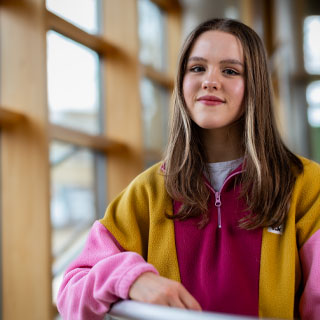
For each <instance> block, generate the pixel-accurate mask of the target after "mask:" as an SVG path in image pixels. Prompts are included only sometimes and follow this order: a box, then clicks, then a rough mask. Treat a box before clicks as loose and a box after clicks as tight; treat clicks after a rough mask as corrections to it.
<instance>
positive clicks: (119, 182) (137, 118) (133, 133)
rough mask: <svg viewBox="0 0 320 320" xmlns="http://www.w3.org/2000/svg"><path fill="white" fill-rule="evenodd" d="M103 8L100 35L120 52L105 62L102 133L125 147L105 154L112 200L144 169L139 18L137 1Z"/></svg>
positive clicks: (116, 1) (121, 0)
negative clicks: (114, 152) (125, 149)
mask: <svg viewBox="0 0 320 320" xmlns="http://www.w3.org/2000/svg"><path fill="white" fill-rule="evenodd" d="M102 5H103V14H104V17H105V21H104V22H105V24H104V30H103V36H104V37H105V38H106V39H108V40H110V42H111V43H114V45H115V46H116V47H117V48H119V49H120V50H121V52H123V54H122V55H116V56H114V57H113V59H106V60H105V61H104V67H103V78H104V79H105V83H106V92H107V94H106V95H105V100H104V102H103V104H104V105H105V106H106V112H105V128H106V133H105V134H106V136H107V137H110V138H112V139H115V140H117V141H122V142H123V143H125V144H126V145H127V146H128V152H127V153H126V154H123V155H118V154H109V155H108V166H107V179H108V188H107V189H108V195H107V198H108V199H109V200H112V199H113V198H114V197H115V196H116V195H117V194H118V193H119V192H120V191H121V190H122V189H123V188H124V187H126V186H127V185H128V184H129V183H130V181H131V180H132V179H133V178H134V177H135V176H137V175H138V174H139V173H140V172H141V171H142V170H143V154H142V150H143V139H142V128H143V126H142V110H141V103H140V70H139V67H140V63H139V38H138V33H137V30H138V17H137V1H136V0H108V1H103V2H102Z"/></svg>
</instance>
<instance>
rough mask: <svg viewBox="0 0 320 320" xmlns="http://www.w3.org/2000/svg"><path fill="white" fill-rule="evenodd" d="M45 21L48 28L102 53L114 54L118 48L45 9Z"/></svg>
mask: <svg viewBox="0 0 320 320" xmlns="http://www.w3.org/2000/svg"><path fill="white" fill-rule="evenodd" d="M46 23H47V29H48V30H54V31H56V32H59V33H61V34H63V35H64V36H66V37H68V38H70V39H72V40H74V41H77V42H79V43H81V44H83V45H85V46H86V47H89V48H90V49H92V50H94V51H97V52H98V53H100V54H102V55H107V54H109V55H112V54H116V53H117V51H118V49H117V48H115V47H114V46H113V45H112V44H111V43H109V42H108V41H106V40H104V39H103V38H102V37H100V36H97V35H93V34H90V33H88V32H85V31H84V30H82V29H81V28H78V27H77V26H75V25H74V24H72V23H70V22H68V21H66V20H64V19H62V18H60V17H59V16H57V15H55V14H54V13H52V12H50V11H48V10H46Z"/></svg>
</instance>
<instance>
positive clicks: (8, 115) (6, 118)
mask: <svg viewBox="0 0 320 320" xmlns="http://www.w3.org/2000/svg"><path fill="white" fill-rule="evenodd" d="M25 120H26V117H25V115H24V114H23V113H21V112H17V111H14V110H10V109H8V108H3V107H0V127H8V126H13V125H16V124H19V123H21V122H23V121H25Z"/></svg>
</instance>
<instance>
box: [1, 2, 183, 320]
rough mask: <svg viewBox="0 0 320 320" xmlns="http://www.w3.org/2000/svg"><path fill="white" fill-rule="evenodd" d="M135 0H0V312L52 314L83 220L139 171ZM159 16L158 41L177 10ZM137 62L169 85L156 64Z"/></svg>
mask: <svg viewBox="0 0 320 320" xmlns="http://www.w3.org/2000/svg"><path fill="white" fill-rule="evenodd" d="M137 1H138V0H133V1H127V0H103V1H101V0H97V1H91V0H87V1H82V0H77V1H72V0H70V1H69V0H68V1H58V0H52V1H49V0H48V1H47V2H46V1H45V0H37V1H33V2H32V5H30V4H28V2H27V1H22V2H21V3H20V2H19V5H17V3H16V2H15V1H11V0H3V1H1V4H0V78H1V80H2V81H0V92H1V95H0V127H1V135H0V139H1V153H0V156H1V185H5V186H6V188H2V189H1V206H2V207H1V233H2V248H3V252H2V255H3V259H2V270H1V271H2V293H3V294H2V307H3V308H2V315H1V316H2V318H4V319H22V318H23V319H35V318H37V319H44V320H49V319H52V318H53V310H55V309H54V308H53V307H54V305H52V301H55V292H56V290H57V287H58V286H59V283H60V281H61V275H62V273H63V271H64V269H65V266H66V265H67V264H68V262H69V261H70V259H73V258H74V257H75V255H76V254H77V253H78V252H79V250H80V249H81V248H82V246H83V243H84V241H85V239H86V235H87V232H88V228H89V226H90V224H92V221H93V220H94V219H97V218H99V217H101V216H102V215H103V214H104V210H105V208H106V205H107V201H108V199H113V198H114V197H115V196H116V195H117V194H119V192H120V191H121V190H122V189H123V188H124V187H125V186H127V185H128V184H129V182H130V181H131V180H132V179H133V178H134V177H136V176H137V175H138V174H139V173H140V172H141V170H142V169H143V161H144V153H143V152H142V151H143V150H144V148H143V134H142V111H141V110H142V105H141V100H140V93H139V92H140V91H139V89H140V88H139V83H138V82H137V81H136V80H137V79H138V77H139V76H141V73H140V71H141V70H142V69H143V68H142V64H140V65H139V42H138V25H137V21H138V19H137V16H136V15H137V10H136V9H137ZM49 2H50V3H49ZM175 2H176V1H170V2H168V4H167V5H169V6H172V4H173V3H175ZM45 3H46V4H47V7H46V6H45ZM85 3H87V4H88V5H89V6H90V8H89V7H87V9H83V5H84V4H85ZM163 3H165V2H163ZM57 5H58V6H60V9H61V8H62V7H63V6H64V7H65V8H66V6H68V8H67V9H66V10H64V12H63V10H62V11H61V10H60V9H59V8H58V7H57ZM74 8H76V10H74ZM80 8H81V9H80ZM161 9H162V10H163V11H165V12H167V13H169V14H168V16H170V15H171V13H170V10H171V9H170V8H169V7H168V11H166V8H164V7H161ZM83 12H86V14H85V15H83ZM75 13H80V15H82V16H83V17H85V18H88V21H87V22H85V23H83V19H82V18H83V17H82V18H81V19H78V18H76V17H74V16H73V15H74V14H75ZM120 16H121V19H118V18H115V17H120ZM170 19H171V20H170V21H171V22H170V23H168V27H169V28H170V30H171V31H170V36H169V37H168V40H167V41H168V42H170V43H178V41H176V39H177V35H178V34H179V28H178V27H177V26H178V24H179V16H178V15H177V14H176V12H175V13H174V14H172V15H171V18H170ZM89 20H90V21H89ZM171 35H175V36H176V38H174V40H175V41H172V39H171ZM123 39H126V41H123ZM170 39H171V40H170ZM59 46H60V47H59ZM164 47H166V45H164ZM169 48H171V51H170V52H171V53H170V54H168V56H167V58H166V59H168V62H169V64H170V63H171V62H170V61H171V57H172V59H175V56H174V55H173V53H172V52H173V51H174V50H173V51H172V48H173V47H172V46H171V45H169ZM61 55H62V57H61ZM70 55H72V59H71V58H70ZM78 57H81V62H79V60H78ZM47 58H48V60H47ZM55 63H56V64H55ZM143 70H144V71H142V73H143V74H142V77H147V78H149V79H151V80H152V81H154V83H155V85H159V84H160V85H161V86H164V87H166V88H169V87H170V85H169V86H168V83H170V81H171V79H170V78H169V77H168V75H167V74H164V73H163V71H161V72H160V71H159V70H158V69H155V68H154V70H153V69H152V70H149V69H148V70H147V69H145V68H144V69H143ZM155 70H157V72H154V71H155ZM169 70H171V69H169ZM62 71H63V72H64V74H63V76H62V75H61V73H62ZM75 74H76V77H75V76H74V75H75ZM79 97H80V99H78V98H79ZM48 120H49V121H48ZM8 128H9V129H8ZM49 156H50V159H49ZM106 163H107V165H106ZM50 207H51V212H50ZM35 261H36V262H37V263H35ZM21 266H23V273H21ZM52 275H53V277H52ZM35 284H36V285H35ZM30 288H32V290H30ZM52 289H54V290H53V292H52ZM13 306H14V307H13Z"/></svg>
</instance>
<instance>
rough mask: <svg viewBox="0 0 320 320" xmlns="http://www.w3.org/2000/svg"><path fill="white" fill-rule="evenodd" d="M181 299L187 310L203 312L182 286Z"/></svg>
mask: <svg viewBox="0 0 320 320" xmlns="http://www.w3.org/2000/svg"><path fill="white" fill-rule="evenodd" d="M179 297H180V300H181V301H182V303H183V304H184V306H185V308H187V309H190V310H195V311H201V310H202V308H201V306H200V304H199V302H198V301H197V300H196V299H195V298H194V297H193V296H192V295H191V294H190V293H189V291H188V290H187V289H186V288H184V287H183V286H182V288H181V290H180V291H179Z"/></svg>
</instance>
